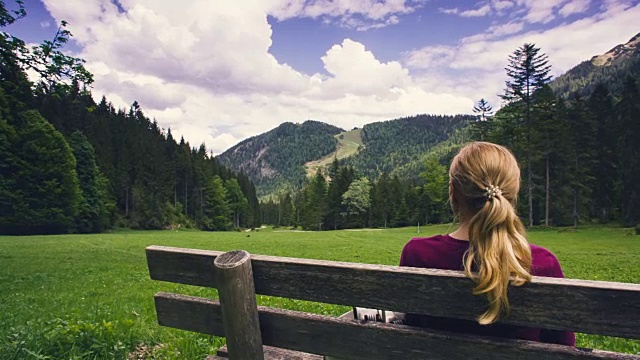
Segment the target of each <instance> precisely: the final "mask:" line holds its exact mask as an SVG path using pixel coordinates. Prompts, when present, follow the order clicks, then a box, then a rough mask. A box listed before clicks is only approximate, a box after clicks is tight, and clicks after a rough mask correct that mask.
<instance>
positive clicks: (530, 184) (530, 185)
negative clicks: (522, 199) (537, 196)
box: [527, 159, 533, 227]
mask: <svg viewBox="0 0 640 360" xmlns="http://www.w3.org/2000/svg"><path fill="white" fill-rule="evenodd" d="M527 179H528V181H527V182H528V184H527V193H528V194H527V195H528V198H529V199H528V200H529V227H531V226H533V171H532V170H531V159H529V163H528V164H527Z"/></svg>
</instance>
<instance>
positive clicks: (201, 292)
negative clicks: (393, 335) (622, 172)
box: [0, 226, 640, 359]
mask: <svg viewBox="0 0 640 360" xmlns="http://www.w3.org/2000/svg"><path fill="white" fill-rule="evenodd" d="M451 230H452V228H451V227H450V226H430V227H426V228H425V227H423V228H421V234H417V233H416V229H415V228H404V229H390V230H369V231H367V230H365V231H349V230H344V231H329V232H280V231H275V230H261V231H259V232H252V233H250V234H249V235H250V236H248V234H247V233H240V232H226V233H208V232H199V231H179V232H176V231H145V232H142V231H115V232H113V233H108V234H93V235H59V236H56V235H52V236H29V237H12V236H4V237H0V359H58V358H60V359H94V358H96V359H126V358H128V357H130V358H136V359H137V358H144V357H145V356H148V357H151V356H153V358H155V359H164V358H166V359H202V358H204V357H205V355H207V354H211V353H213V352H214V351H215V349H216V348H217V347H219V346H220V345H221V344H222V339H220V338H214V337H210V336H205V335H199V334H195V333H190V332H186V331H181V330H174V329H168V328H163V327H160V326H159V325H157V323H156V317H155V310H154V305H153V294H154V293H156V292H158V291H172V292H181V293H184V294H190V295H196V296H204V297H215V296H216V293H215V290H211V289H203V288H196V287H190V286H183V285H175V284H169V283H162V282H158V281H152V280H150V279H149V274H148V271H147V267H146V260H145V253H144V248H145V247H146V246H148V245H166V246H176V247H190V248H198V249H210V250H220V251H225V250H232V249H244V250H247V251H249V252H251V253H255V254H264V255H278V256H291V257H302V258H313V259H328V260H339V261H352V262H363V263H377V264H391V265H395V264H397V263H398V259H399V254H400V251H401V249H402V246H403V245H404V244H405V243H406V241H407V240H408V239H409V238H411V237H413V236H426V235H431V234H436V233H444V232H447V231H451ZM631 234H632V231H631V230H630V229H622V228H602V227H595V228H588V229H579V230H578V231H577V232H571V231H563V230H558V229H540V230H533V231H531V232H530V241H531V242H532V243H535V244H538V245H542V246H545V247H547V248H548V249H550V250H552V251H553V252H554V253H555V254H556V255H557V257H558V258H559V259H560V262H561V264H562V266H563V268H564V271H565V275H566V276H567V277H572V278H579V279H590V280H607V281H620V282H632V283H640V236H633V235H631ZM259 303H260V304H263V305H271V306H277V307H282V308H288V309H294V310H302V311H308V312H315V313H320V314H330V315H338V314H340V313H342V312H344V311H345V310H347V309H349V308H348V307H343V306H334V305H326V304H317V303H309V302H304V301H296V300H289V299H281V298H269V297H259ZM578 342H579V343H578V346H583V347H595V348H599V349H607V350H614V351H623V352H628V353H634V354H640V341H630V340H624V339H618V338H607V337H600V336H589V335H579V337H578ZM132 352H134V353H132ZM134 355H135V356H137V357H133V356H134Z"/></svg>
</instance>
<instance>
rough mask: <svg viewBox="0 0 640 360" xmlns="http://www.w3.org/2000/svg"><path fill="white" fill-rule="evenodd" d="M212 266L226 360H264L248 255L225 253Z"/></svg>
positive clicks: (235, 252)
mask: <svg viewBox="0 0 640 360" xmlns="http://www.w3.org/2000/svg"><path fill="white" fill-rule="evenodd" d="M214 266H215V269H216V283H218V295H219V296H220V303H221V304H222V320H223V321H222V322H223V324H224V331H225V334H226V335H225V337H226V338H227V345H228V346H229V359H231V360H264V352H263V350H262V337H261V333H260V323H259V322H258V305H257V304H256V292H255V288H254V286H253V272H252V271H251V257H250V255H249V253H248V252H246V251H244V250H235V251H229V252H226V253H224V254H222V255H220V256H218V257H217V258H216V259H215V261H214Z"/></svg>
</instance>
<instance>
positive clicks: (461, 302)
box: [147, 246, 640, 339]
mask: <svg viewBox="0 0 640 360" xmlns="http://www.w3.org/2000/svg"><path fill="white" fill-rule="evenodd" d="M220 254H221V253H220V252H216V251H205V250H192V249H179V248H169V247H159V246H151V247H148V248H147V259H148V263H149V272H150V274H151V278H152V279H155V280H164V281H170V282H177V283H182V284H190V285H201V286H209V287H216V282H215V277H214V276H213V274H212V273H213V272H214V271H213V269H211V266H210V265H207V263H209V262H211V261H212V259H214V258H215V257H217V256H219V255H220ZM251 260H252V267H253V274H254V283H255V289H256V293H257V294H261V295H272V296H280V297H286V298H293V299H301V300H310V301H318V302H323V303H329V304H342V305H349V306H360V307H367V308H377V309H388V310H393V311H398V312H405V313H420V314H428V315H433V316H441V317H450V318H458V319H468V320H473V319H475V318H476V317H477V316H478V315H479V314H480V313H481V312H482V311H483V309H484V306H485V305H486V303H485V300H484V298H483V297H480V296H473V295H472V294H471V289H472V286H473V284H472V282H471V280H469V279H467V278H466V277H465V276H464V274H463V273H462V272H459V271H449V270H435V269H418V268H407V267H397V266H384V265H368V264H356V263H345V262H334V261H323V260H309V259H295V258H282V257H274V256H260V255H252V256H251ZM509 302H510V305H511V313H510V316H509V317H508V318H504V319H503V320H501V322H503V323H507V324H514V325H525V326H531V327H540V328H547V329H557V330H570V331H578V332H584V333H591V334H599V335H610V336H619V337H626V338H634V339H640V326H638V324H640V284H626V283H612V282H603V281H588V280H573V279H556V278H544V277H534V279H533V281H532V283H530V284H527V285H524V286H521V287H512V288H511V289H510V291H509Z"/></svg>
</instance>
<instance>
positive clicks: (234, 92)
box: [6, 0, 640, 153]
mask: <svg viewBox="0 0 640 360" xmlns="http://www.w3.org/2000/svg"><path fill="white" fill-rule="evenodd" d="M639 1H640V0H557V1H543V0H481V1H475V0H454V1H446V0H270V1H262V0H243V1H230V0H218V1H209V0H192V1H189V2H185V3H181V2H177V1H164V0H120V1H118V2H114V1H110V0H75V1H71V0H43V1H40V0H28V1H26V10H27V13H28V15H27V17H26V18H25V19H22V20H20V21H18V22H17V23H16V24H14V25H12V26H10V27H8V28H7V29H6V31H8V32H10V33H12V34H14V35H16V36H18V37H21V38H22V39H23V40H25V41H27V42H29V43H39V42H40V41H42V40H43V39H50V38H51V37H52V36H53V34H54V33H55V30H56V27H57V24H58V23H59V22H60V21H61V20H66V21H68V22H69V26H68V28H69V29H70V30H71V32H72V33H73V34H74V38H73V41H72V42H71V43H69V44H68V46H66V51H68V52H69V53H70V54H73V55H75V56H80V57H82V58H84V59H86V61H87V63H86V66H87V68H88V69H89V70H90V71H91V72H92V73H93V74H94V77H95V84H94V86H93V93H94V97H95V98H96V99H99V98H100V97H102V95H106V96H107V98H108V99H109V100H111V101H112V102H113V103H114V105H116V106H119V107H128V106H130V104H131V103H132V102H133V101H134V100H137V101H138V102H139V103H140V104H141V105H142V108H143V110H144V111H145V113H146V114H147V115H149V116H151V117H154V118H156V119H157V120H158V122H159V124H160V125H161V126H163V127H165V128H168V127H171V129H172V132H174V134H176V135H178V136H180V135H183V136H184V137H185V139H186V140H187V141H189V142H190V143H191V144H192V145H193V146H196V145H198V144H200V143H202V142H205V144H206V145H207V148H209V149H210V150H212V151H213V152H214V153H219V152H222V151H224V150H225V149H227V148H228V147H230V146H232V145H234V144H235V143H237V142H238V141H240V140H242V139H244V138H246V137H249V136H253V135H256V134H259V133H262V132H264V131H267V130H269V129H271V128H274V127H276V126H277V125H278V124H280V123H282V122H284V121H293V122H302V121H304V120H306V119H316V120H321V121H325V122H328V123H331V124H334V125H337V126H340V127H342V128H345V129H350V128H352V127H354V126H362V125H364V124H366V123H369V122H373V121H380V120H387V119H391V118H396V117H401V116H407V115H414V114H418V113H432V114H456V113H470V112H471V108H472V107H473V104H474V102H476V101H477V100H479V99H480V98H481V97H484V98H486V99H489V101H490V102H491V103H492V104H493V105H494V108H497V107H499V106H500V103H499V99H498V94H499V93H501V92H502V91H503V86H504V81H505V80H506V77H505V74H504V67H505V65H506V59H507V56H508V55H509V54H510V53H511V52H512V51H513V50H515V49H516V48H517V47H518V46H520V45H522V44H523V43H525V42H533V43H535V44H537V45H538V46H539V47H541V49H542V51H543V52H545V53H547V54H548V55H549V59H550V62H551V64H552V66H553V73H554V75H559V74H561V73H562V72H564V71H566V70H568V69H570V68H571V67H573V66H575V65H577V64H578V63H580V62H581V61H584V60H588V59H590V58H591V57H592V56H594V55H598V54H602V53H604V52H606V51H608V50H609V49H611V48H612V47H614V46H615V45H617V44H620V43H625V42H626V41H628V40H629V39H630V38H631V37H632V36H633V35H635V34H637V33H638V32H640V22H638V20H637V19H639V18H640V4H639Z"/></svg>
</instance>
